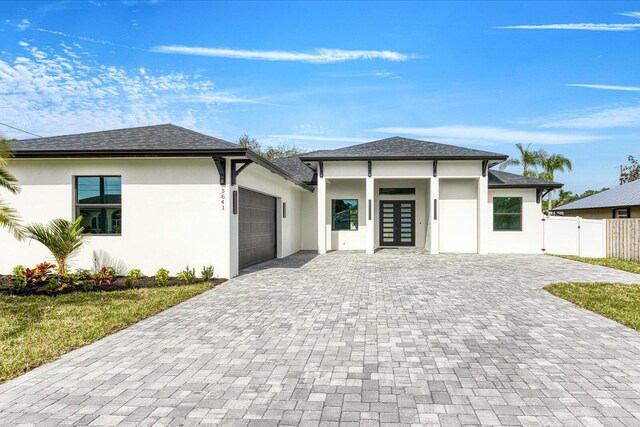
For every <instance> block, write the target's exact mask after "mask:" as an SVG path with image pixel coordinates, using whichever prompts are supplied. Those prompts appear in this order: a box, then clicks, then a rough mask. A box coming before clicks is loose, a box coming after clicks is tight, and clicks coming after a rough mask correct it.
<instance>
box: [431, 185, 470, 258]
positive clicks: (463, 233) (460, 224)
mask: <svg viewBox="0 0 640 427" xmlns="http://www.w3.org/2000/svg"><path fill="white" fill-rule="evenodd" d="M438 222H439V226H440V230H439V238H440V252H445V253H447V252H452V253H477V252H478V181H477V180H476V179H440V201H439V209H438Z"/></svg>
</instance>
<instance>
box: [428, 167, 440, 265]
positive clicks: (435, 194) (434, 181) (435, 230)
mask: <svg viewBox="0 0 640 427" xmlns="http://www.w3.org/2000/svg"><path fill="white" fill-rule="evenodd" d="M429 183H430V184H431V186H430V192H429V194H430V196H431V197H430V199H431V200H430V203H431V207H430V208H429V212H431V215H430V216H429V230H430V231H431V239H430V241H429V252H430V253H432V254H437V253H439V252H440V227H439V225H438V218H440V211H439V210H440V206H439V204H440V200H439V199H440V178H438V177H437V176H434V177H431V178H430V179H429Z"/></svg>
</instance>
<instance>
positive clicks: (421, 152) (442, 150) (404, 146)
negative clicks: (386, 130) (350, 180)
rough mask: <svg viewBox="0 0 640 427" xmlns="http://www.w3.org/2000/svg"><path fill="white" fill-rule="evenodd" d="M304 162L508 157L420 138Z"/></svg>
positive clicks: (310, 156) (325, 153) (326, 153)
mask: <svg viewBox="0 0 640 427" xmlns="http://www.w3.org/2000/svg"><path fill="white" fill-rule="evenodd" d="M300 158H301V159H302V160H305V161H306V160H322V159H327V160H331V159H333V160H338V159H340V160H348V159H372V160H375V159H388V160H393V159H496V160H505V159H506V158H507V156H506V155H503V154H498V153H491V152H489V151H481V150H474V149H471V148H464V147H456V146H455V145H447V144H440V143H437V142H431V141H421V140H418V139H409V138H401V137H399V136H394V137H392V138H386V139H381V140H378V141H372V142H367V143H364V144H358V145H352V146H350V147H344V148H338V149H335V150H321V151H314V152H312V153H307V154H303V155H301V156H300Z"/></svg>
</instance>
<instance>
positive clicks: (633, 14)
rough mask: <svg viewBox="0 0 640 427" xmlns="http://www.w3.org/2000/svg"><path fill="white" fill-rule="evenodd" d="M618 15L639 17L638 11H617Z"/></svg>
mask: <svg viewBox="0 0 640 427" xmlns="http://www.w3.org/2000/svg"><path fill="white" fill-rule="evenodd" d="M618 15H622V16H630V17H632V18H638V19H640V12H622V13H619V14H618Z"/></svg>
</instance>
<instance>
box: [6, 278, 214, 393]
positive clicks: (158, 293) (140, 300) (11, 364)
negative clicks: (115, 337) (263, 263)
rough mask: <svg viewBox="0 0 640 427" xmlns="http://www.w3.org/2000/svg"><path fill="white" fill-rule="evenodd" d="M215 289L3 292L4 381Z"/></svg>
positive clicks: (200, 286) (205, 286) (206, 286)
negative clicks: (52, 293)
mask: <svg viewBox="0 0 640 427" xmlns="http://www.w3.org/2000/svg"><path fill="white" fill-rule="evenodd" d="M212 287H213V285H211V284H209V283H199V284H195V285H188V286H171V287H164V288H144V289H131V290H125V291H114V292H86V293H71V294H64V295H59V296H57V297H47V296H39V295H38V296H25V297H20V296H13V295H0V382H3V381H7V380H10V379H12V378H15V377H17V376H19V375H21V374H23V373H25V372H27V371H28V370H30V369H33V368H35V367H37V366H40V365H42V364H44V363H47V362H50V361H52V360H55V359H57V358H58V357H60V356H61V355H63V354H64V353H67V352H69V351H71V350H73V349H75V348H78V347H82V346H84V345H87V344H89V343H92V342H94V341H97V340H99V339H100V338H103V337H105V336H107V335H109V334H112V333H114V332H116V331H119V330H121V329H124V328H126V327H127V326H130V325H132V324H134V323H136V322H138V321H140V320H142V319H144V318H146V317H149V316H151V315H153V314H156V313H159V312H161V311H163V310H165V309H167V308H169V307H171V306H174V305H176V304H178V303H180V302H182V301H184V300H187V299H189V298H191V297H193V296H195V295H198V294H200V293H202V292H204V291H206V290H209V289H211V288H212Z"/></svg>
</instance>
